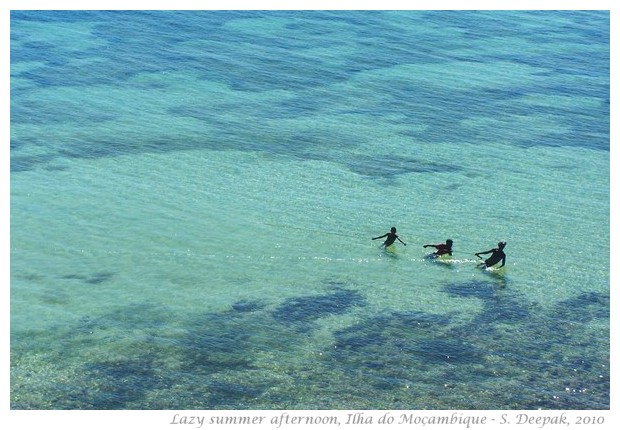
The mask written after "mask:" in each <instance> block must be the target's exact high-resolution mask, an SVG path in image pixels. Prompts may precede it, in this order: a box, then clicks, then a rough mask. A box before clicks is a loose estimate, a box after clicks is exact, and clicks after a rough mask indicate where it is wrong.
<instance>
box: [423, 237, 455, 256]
mask: <svg viewBox="0 0 620 430" xmlns="http://www.w3.org/2000/svg"><path fill="white" fill-rule="evenodd" d="M431 246H433V247H435V248H436V249H437V251H435V252H433V254H432V255H434V256H437V257H439V256H440V255H444V254H448V255H452V239H448V240H446V243H439V244H437V245H424V248H429V247H431Z"/></svg>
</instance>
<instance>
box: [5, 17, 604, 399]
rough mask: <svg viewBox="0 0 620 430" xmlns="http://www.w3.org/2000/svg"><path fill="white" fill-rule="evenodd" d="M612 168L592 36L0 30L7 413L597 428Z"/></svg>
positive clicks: (552, 22)
mask: <svg viewBox="0 0 620 430" xmlns="http://www.w3.org/2000/svg"><path fill="white" fill-rule="evenodd" d="M609 168H610V164H609V14H608V13H603V12H574V11H562V12H534V13H533V12H499V11H487V12H424V11H419V12H416V11H412V12H320V11H317V12H277V11H268V12H243V11H238V12H197V11H186V12H139V11H138V12H75V11H74V12H41V11H38V12H34V11H33V12H15V11H14V12H12V14H11V407H12V409H220V408H222V409H223V408H226V409H537V408H543V409H609V385H610V384H609V380H610V379H609V378H610V372H609V344H610V343H609V252H608V250H609V223H610V218H609V207H610V196H609ZM393 225H394V226H396V227H397V228H398V233H399V235H400V237H401V239H402V240H403V241H404V242H406V243H407V246H406V247H405V246H402V245H400V244H397V245H396V252H395V253H394V254H391V253H387V252H385V251H383V250H381V249H380V248H379V245H380V242H379V241H374V242H373V241H371V240H370V239H371V237H375V236H379V235H381V234H383V233H385V232H387V231H388V230H389V228H390V227H391V226H393ZM448 237H450V238H452V239H453V240H454V250H455V252H454V254H453V256H452V257H450V258H442V259H438V260H429V259H427V258H425V257H426V255H427V254H428V251H429V250H428V249H424V248H422V245H424V244H427V243H439V242H442V241H444V240H445V239H447V238H448ZM498 240H506V241H507V243H508V245H507V247H506V254H507V264H506V267H504V268H502V269H501V270H499V271H482V270H480V269H479V268H477V267H476V264H477V263H478V261H479V260H477V258H476V257H475V256H474V255H473V254H474V252H480V251H486V250H488V249H491V248H492V247H494V246H495V244H496V243H497V241H498Z"/></svg>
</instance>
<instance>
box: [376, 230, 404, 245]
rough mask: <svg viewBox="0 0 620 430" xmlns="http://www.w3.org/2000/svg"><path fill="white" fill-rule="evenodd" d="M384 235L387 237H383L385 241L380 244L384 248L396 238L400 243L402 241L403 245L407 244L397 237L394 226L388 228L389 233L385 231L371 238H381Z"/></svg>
mask: <svg viewBox="0 0 620 430" xmlns="http://www.w3.org/2000/svg"><path fill="white" fill-rule="evenodd" d="M384 237H386V238H387V239H385V242H383V245H381V246H383V247H384V248H387V247H388V246H390V245H391V244H393V243H394V242H396V239H398V241H399V242H400V243H402V244H403V245H405V246H407V244H406V243H405V242H403V241H402V240H400V237H398V235H397V234H396V227H392V228H391V229H390V232H389V233H385V234H384V235H383V236H377V237H373V238H372V240H376V239H382V238H384Z"/></svg>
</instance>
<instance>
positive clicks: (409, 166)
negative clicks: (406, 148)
mask: <svg viewBox="0 0 620 430" xmlns="http://www.w3.org/2000/svg"><path fill="white" fill-rule="evenodd" d="M347 166H348V168H349V169H350V170H351V171H353V172H355V173H357V174H360V175H363V176H369V177H385V178H390V177H394V176H398V175H403V174H407V173H444V172H448V173H451V172H458V171H460V170H461V169H460V167H458V166H454V165H449V164H441V163H436V162H433V161H423V160H418V159H415V158H412V157H404V156H379V157H373V158H358V159H356V160H355V161H352V162H347Z"/></svg>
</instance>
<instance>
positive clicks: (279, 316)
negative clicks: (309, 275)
mask: <svg viewBox="0 0 620 430" xmlns="http://www.w3.org/2000/svg"><path fill="white" fill-rule="evenodd" d="M365 304H366V300H365V299H364V297H363V296H362V295H361V294H360V293H358V292H357V291H352V290H338V291H336V292H334V293H331V294H325V295H317V296H302V297H295V298H292V299H288V300H286V301H284V303H282V304H281V305H280V306H278V307H277V308H276V309H275V311H273V313H272V315H273V318H274V319H275V320H276V321H278V322H280V323H282V324H296V323H308V322H311V321H314V320H316V319H319V318H322V317H325V316H329V315H338V314H343V313H346V312H348V311H349V309H350V308H351V307H355V306H364V305H365Z"/></svg>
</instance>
